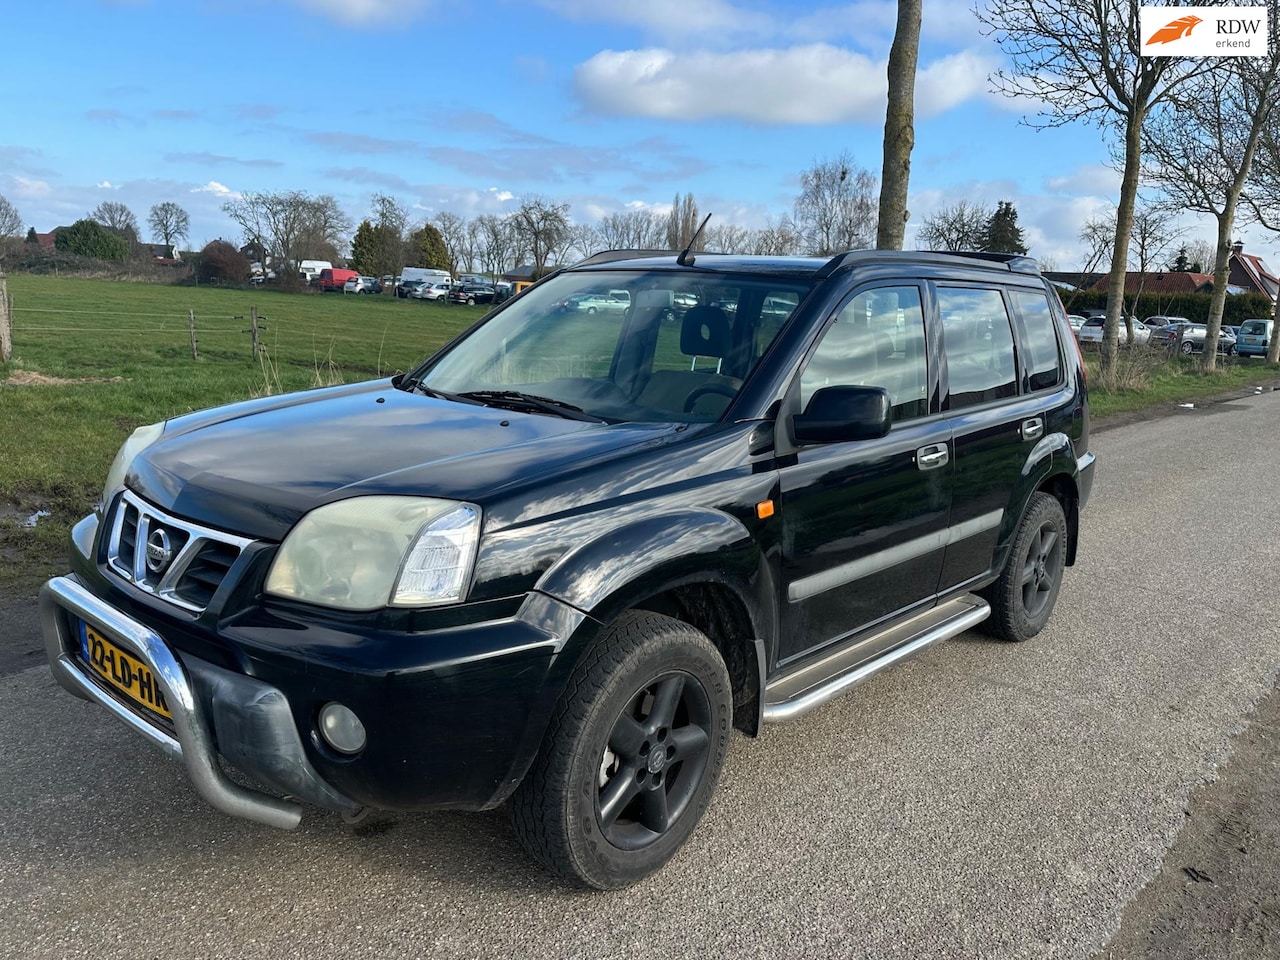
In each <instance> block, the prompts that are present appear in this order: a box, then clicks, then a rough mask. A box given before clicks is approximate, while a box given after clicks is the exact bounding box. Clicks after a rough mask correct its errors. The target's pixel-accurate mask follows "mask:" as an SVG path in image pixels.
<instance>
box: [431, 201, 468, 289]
mask: <svg viewBox="0 0 1280 960" xmlns="http://www.w3.org/2000/svg"><path fill="white" fill-rule="evenodd" d="M431 223H432V224H433V225H434V226H435V228H436V229H437V230H439V231H440V236H441V237H442V238H443V239H444V245H445V249H446V250H448V251H449V263H450V264H451V266H450V268H449V272H450V273H453V274H456V273H457V272H458V267H459V266H461V264H462V247H463V244H465V243H466V236H467V221H466V220H464V219H462V217H460V216H458V215H457V214H456V213H450V212H449V211H448V210H442V211H440V212H439V213H437V214H436V215H435V216H434V217H433V218H432V219H431Z"/></svg>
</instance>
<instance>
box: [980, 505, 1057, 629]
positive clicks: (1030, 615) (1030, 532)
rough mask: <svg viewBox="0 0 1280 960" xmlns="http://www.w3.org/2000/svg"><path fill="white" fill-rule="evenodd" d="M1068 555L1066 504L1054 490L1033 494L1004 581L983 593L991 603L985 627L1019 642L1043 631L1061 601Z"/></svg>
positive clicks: (1003, 575)
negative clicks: (1063, 506)
mask: <svg viewBox="0 0 1280 960" xmlns="http://www.w3.org/2000/svg"><path fill="white" fill-rule="evenodd" d="M1066 558H1067V518H1066V516H1065V515H1064V514H1063V512H1062V504H1061V503H1059V502H1058V498H1057V497H1054V496H1051V495H1050V494H1047V493H1033V494H1032V495H1031V500H1030V502H1029V503H1028V504H1027V512H1026V514H1025V516H1023V518H1022V525H1021V526H1020V527H1018V534H1017V536H1016V537H1014V539H1013V547H1012V548H1011V549H1010V550H1009V559H1008V560H1006V561H1005V565H1004V570H1003V571H1002V572H1001V574H1000V579H998V580H997V581H996V582H995V583H993V584H992V585H991V586H990V587H988V588H987V589H986V590H984V591H983V592H982V595H983V596H984V597H985V598H986V599H987V602H988V603H990V604H991V616H990V618H988V619H987V620H986V621H984V623H983V629H985V630H986V631H987V632H988V633H990V634H992V635H993V636H996V637H999V638H1001V639H1003V640H1009V641H1012V642H1014V643H1020V642H1022V641H1023V640H1030V639H1031V638H1032V637H1034V636H1035V635H1036V634H1037V633H1039V632H1040V631H1041V630H1043V629H1044V627H1045V624H1047V623H1048V622H1049V617H1050V616H1051V615H1052V614H1053V606H1054V604H1055V603H1056V602H1057V600H1058V591H1059V589H1061V587H1062V574H1063V572H1064V571H1065V570H1066Z"/></svg>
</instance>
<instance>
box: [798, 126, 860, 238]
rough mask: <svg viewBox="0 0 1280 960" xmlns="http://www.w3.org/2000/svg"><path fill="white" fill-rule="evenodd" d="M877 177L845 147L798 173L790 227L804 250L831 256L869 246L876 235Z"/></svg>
mask: <svg viewBox="0 0 1280 960" xmlns="http://www.w3.org/2000/svg"><path fill="white" fill-rule="evenodd" d="M875 189H876V180H875V177H873V176H872V175H871V173H870V171H868V170H865V169H863V168H862V167H859V166H858V165H857V164H855V163H854V160H853V155H852V154H851V153H849V152H848V151H847V150H846V151H845V152H844V153H842V154H840V155H839V156H838V157H836V158H835V159H834V160H817V161H814V164H813V166H811V167H810V168H809V169H808V170H806V171H804V173H802V174H800V196H798V197H796V201H795V217H794V219H793V220H791V221H790V224H791V227H792V229H794V230H795V231H796V232H797V233H799V235H800V238H801V244H802V245H803V246H804V248H805V250H806V252H808V253H812V254H817V255H818V256H824V257H825V256H830V255H832V254H835V253H840V252H842V251H844V250H859V249H863V248H866V247H870V246H871V244H872V242H873V240H874V239H875V234H876V202H875Z"/></svg>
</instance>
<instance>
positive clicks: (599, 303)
mask: <svg viewBox="0 0 1280 960" xmlns="http://www.w3.org/2000/svg"><path fill="white" fill-rule="evenodd" d="M630 306H631V301H630V300H623V299H621V298H619V297H615V296H613V295H612V294H607V293H591V294H588V295H587V296H585V297H576V298H574V304H573V308H574V309H575V310H581V311H582V312H583V313H625V312H626V311H627V309H628V308H629V307H630Z"/></svg>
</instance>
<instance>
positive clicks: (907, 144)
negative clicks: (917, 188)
mask: <svg viewBox="0 0 1280 960" xmlns="http://www.w3.org/2000/svg"><path fill="white" fill-rule="evenodd" d="M920 6H921V0H898V23H897V27H896V29H895V30H894V33H893V45H892V46H891V47H890V48H889V73H888V79H889V103H888V106H887V107H886V109H885V116H884V162H883V164H882V166H881V168H880V215H879V218H878V222H877V226H876V249H877V250H901V249H902V239H903V236H904V234H905V232H906V228H907V218H908V217H909V216H910V215H911V214H910V211H908V210H907V184H908V182H909V181H910V179H911V148H912V147H914V146H915V142H916V133H915V92H916V59H917V54H918V53H919V51H920Z"/></svg>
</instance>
